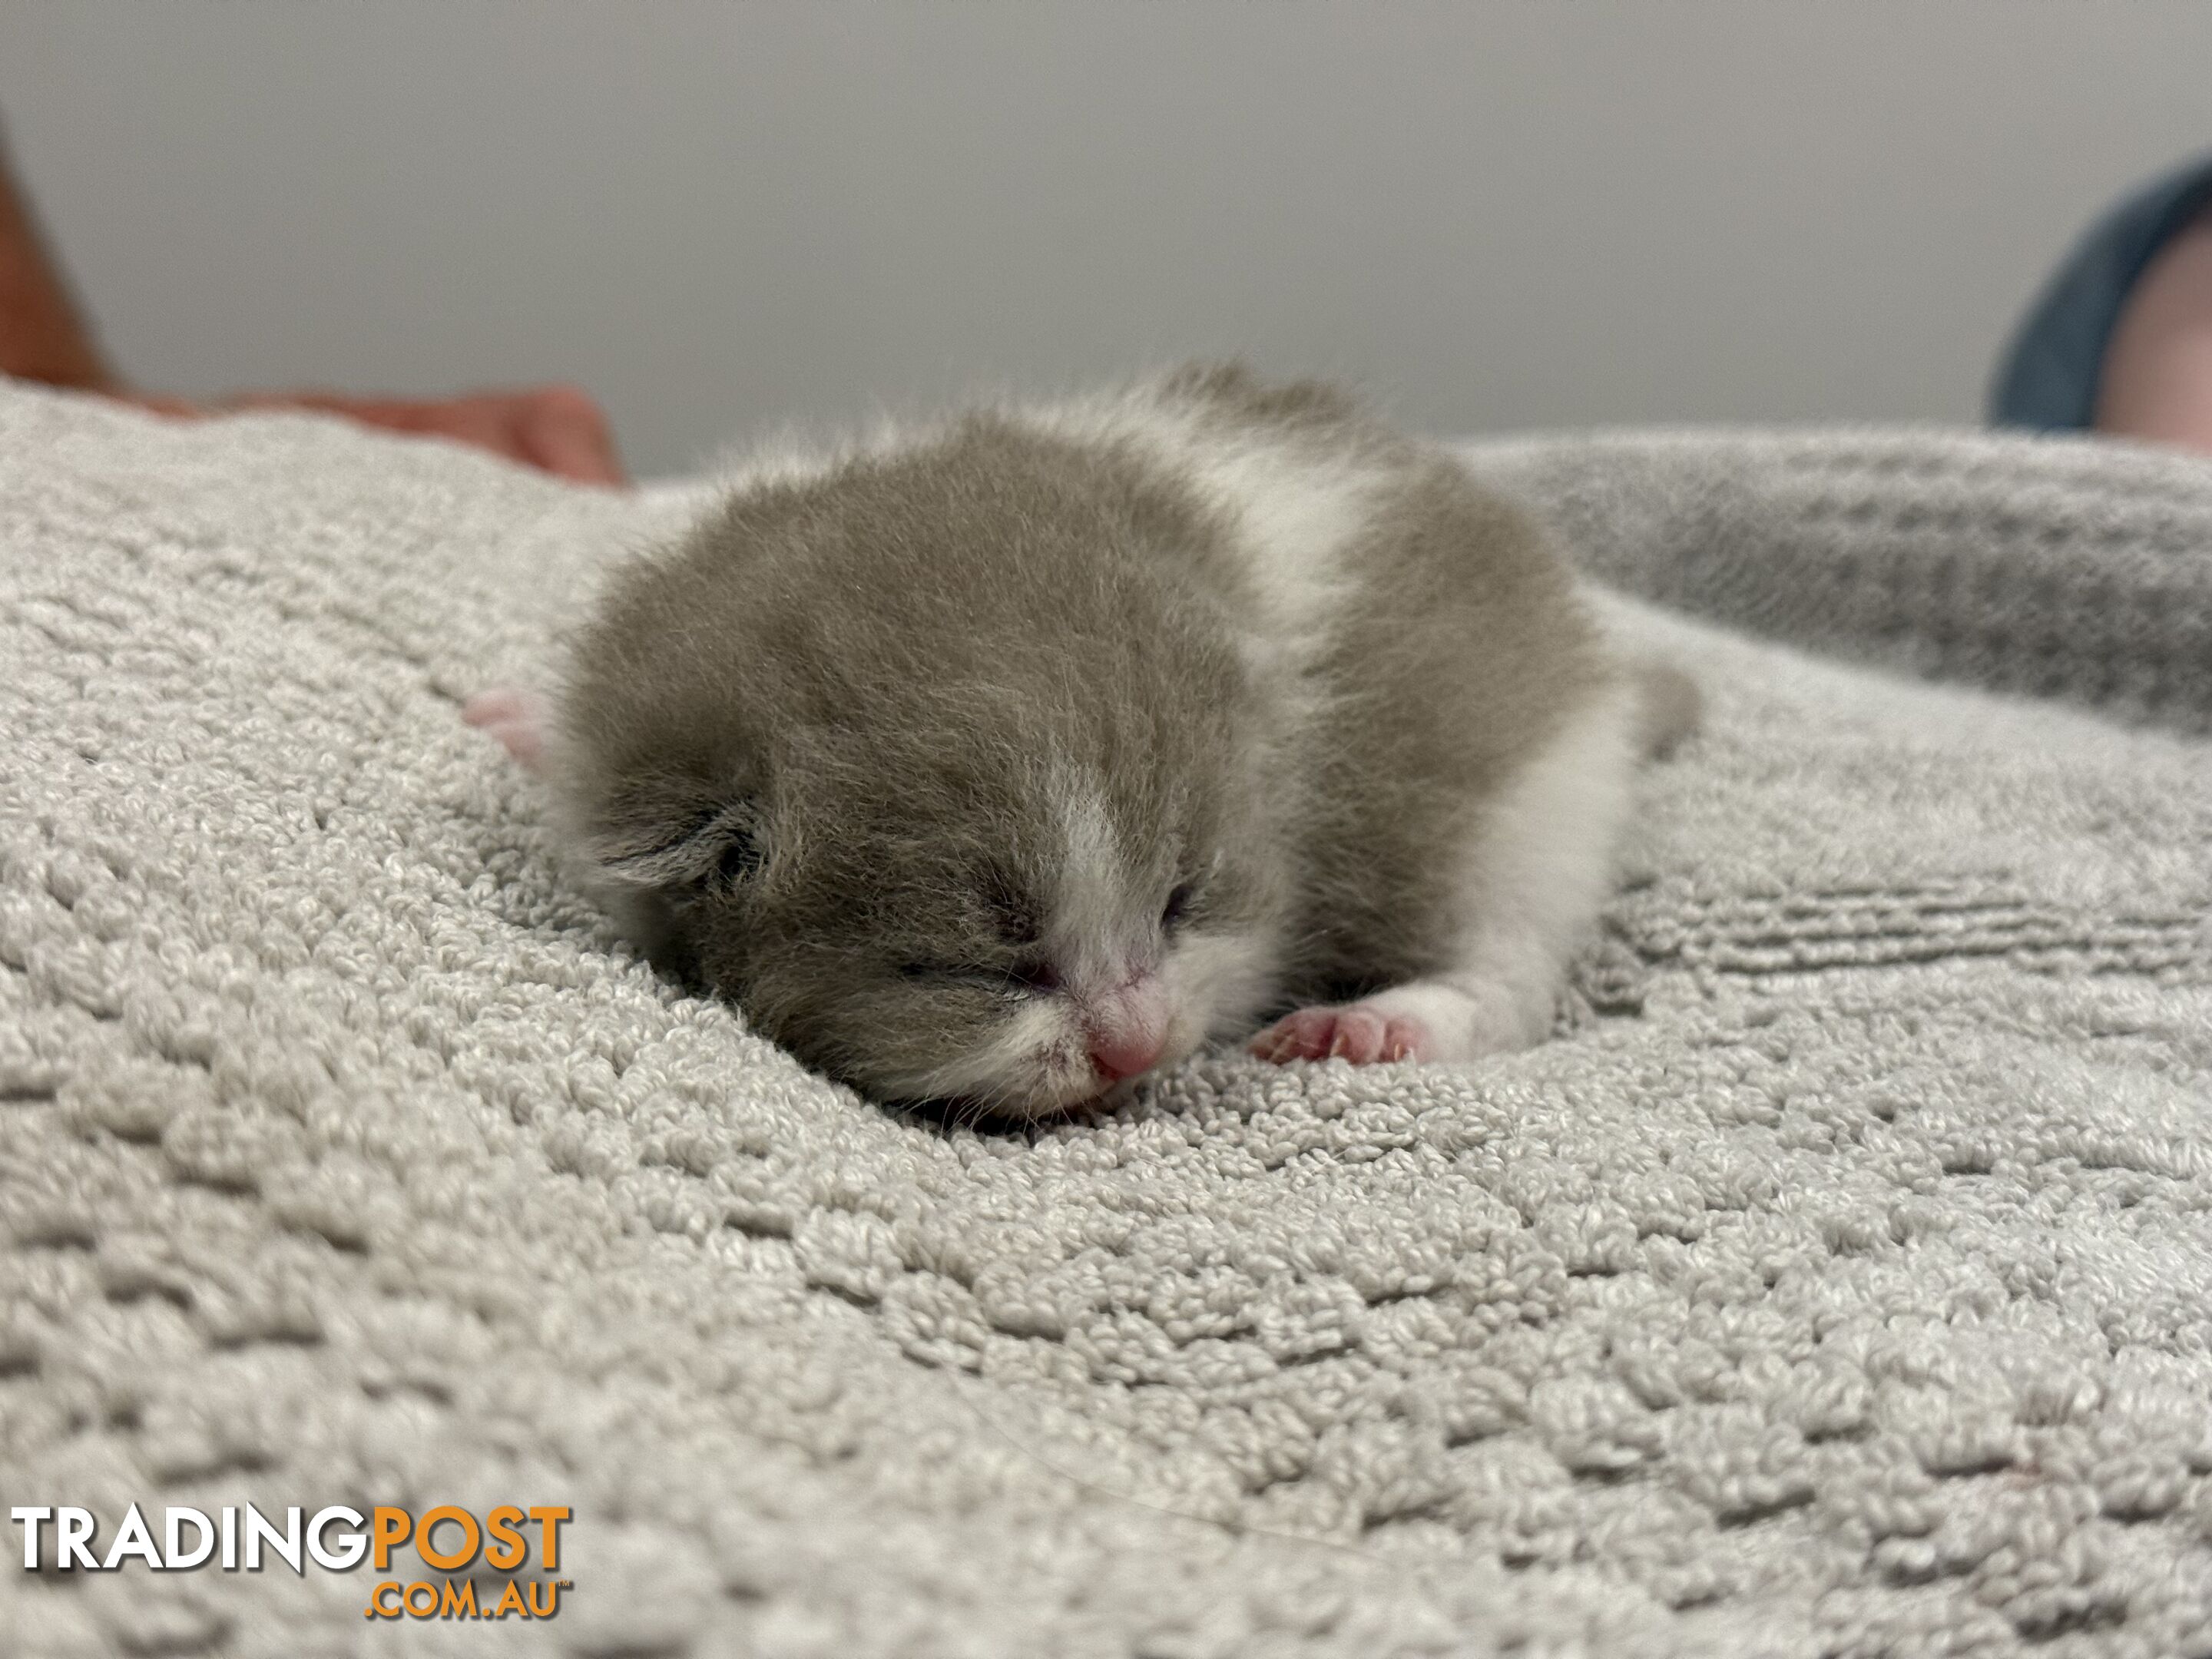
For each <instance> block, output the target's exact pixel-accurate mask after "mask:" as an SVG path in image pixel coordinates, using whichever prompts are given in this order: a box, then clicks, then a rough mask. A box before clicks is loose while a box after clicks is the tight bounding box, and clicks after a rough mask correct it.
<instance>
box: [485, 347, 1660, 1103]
mask: <svg viewBox="0 0 2212 1659" xmlns="http://www.w3.org/2000/svg"><path fill="white" fill-rule="evenodd" d="M1694 717H1695V694H1694V690H1693V689H1692V688H1691V687H1690V686H1689V685H1688V683H1687V682H1686V681H1684V680H1683V679H1682V678H1680V676H1679V675H1675V674H1673V673H1672V672H1671V671H1644V672H1641V673H1638V672H1632V671H1626V670H1624V669H1623V667H1621V666H1620V665H1618V664H1616V663H1615V662H1613V660H1612V659H1610V658H1609V656H1608V654H1607V651H1606V649H1605V647H1604V645H1603V643H1602V641H1601V639H1600V637H1599V635H1598V633H1597V631H1596V629H1595V627H1594V625H1593V624H1592V623H1591V621H1590V619H1589V617H1587V616H1586V615H1585V613H1584V611H1583V607H1582V606H1581V605H1580V604H1579V603H1578V601H1577V597H1576V594H1575V592H1574V588H1573V584H1572V581H1571V577H1570V575H1569V574H1568V572H1567V570H1566V568H1565V566H1564V565H1563V564H1562V562H1560V560H1559V558H1558V556H1556V555H1555V554H1554V553H1553V550H1551V549H1550V547H1548V546H1547V544H1546V543H1545V541H1544V539H1543V538H1542V537H1541V535H1540V534H1539V533H1538V532H1537V530H1536V528H1535V526H1534V525H1533V524H1532V523H1530V521H1529V520H1528V519H1526V518H1525V517H1523V516H1522V513H1520V512H1519V511H1518V510H1517V509H1516V508H1515V507H1512V506H1510V505H1509V504H1508V503H1507V502H1505V501H1502V500H1500V499H1498V497H1496V496H1493V495H1490V494H1489V493H1487V492H1486V491H1485V490H1484V489H1481V488H1480V487H1479V486H1478V485H1476V484H1475V483H1473V482H1472V481H1471V480H1470V479H1469V477H1468V475H1467V474H1466V472H1465V471H1463V470H1462V467H1461V465H1460V464H1459V463H1458V462H1457V461H1455V460H1454V459H1452V458H1451V457H1450V456H1449V455H1448V454H1446V453H1443V451H1442V450H1440V449H1437V448H1436V447H1431V446H1430V445H1427V444H1424V443H1419V442H1416V441H1413V440H1411V439H1408V438H1407V437H1404V436H1401V435H1398V434H1396V433H1395V432H1393V431H1391V430H1390V429H1389V428H1386V427H1384V426H1383V425H1382V424H1381V423H1379V422H1377V421H1376V420H1375V419H1373V418H1372V417H1370V416H1368V415H1367V414H1365V413H1364V412H1363V410H1361V409H1360V408H1359V407H1358V406H1357V405H1356V404H1354V403H1353V402H1352V400H1351V399H1350V398H1347V397H1346V396H1345V395H1343V394H1342V393H1340V392H1336V391H1334V390H1332V389H1329V388H1328V387H1325V386H1318V385H1313V384H1299V385H1291V386H1271V385H1267V384H1263V383H1261V381H1259V380H1255V379H1254V378H1253V377H1252V376H1251V375H1250V374H1248V373H1246V372H1245V371H1244V370H1243V369H1242V368H1206V367H1194V368H1185V369H1182V370H1181V371H1178V372H1176V373H1175V374H1170V375H1168V376H1166V377H1165V378H1164V379H1158V380H1152V381H1150V382H1147V383H1145V384H1142V385H1139V386H1135V387H1133V388H1131V389H1127V390H1122V391H1118V392H1109V393H1107V394H1104V395H1101V396H1097V397H1092V398H1085V399H1082V400H1079V401H1077V402H1073V403H1067V404H1058V405H1052V406H1047V407H1041V408H1033V409H1021V408H1014V409H1006V410H993V411H989V412H985V413H980V414H973V415H969V416H965V417H964V418H960V419H957V420H953V421H951V422H948V423H946V424H945V425H943V426H941V427H939V428H934V429H933V430H929V431H927V432H923V433H921V434H919V435H911V436H907V437H903V438H902V439H900V440H898V441H894V442H890V443H887V444H886V445H884V446H883V447H879V448H876V449H872V450H867V451H863V452H857V453H849V454H846V455H844V456H842V457H833V458H829V459H823V460H820V461H818V462H814V463H811V464H799V465H785V466H783V467H781V468H780V469H777V470H763V471H761V472H759V473H758V474H757V476H756V477H754V479H753V480H752V481H750V482H746V483H740V485H739V486H738V488H736V489H735V490H734V492H733V493H732V495H730V496H729V497H728V498H727V499H726V500H725V501H723V502H722V503H721V504H720V506H718V507H715V508H714V510H713V511H712V512H711V513H709V514H708V516H707V517H706V519H705V520H704V521H703V522H702V523H701V524H699V525H698V526H697V527H696V529H694V530H693V531H692V532H690V535H689V536H687V537H686V538H684V540H683V541H682V542H681V543H680V544H678V545H676V546H674V547H672V548H671V549H669V550H666V551H665V552H664V553H662V554H660V555H659V556H653V557H649V558H647V559H645V560H642V561H641V562H637V563H635V565H633V566H631V567H629V568H627V569H625V570H623V572H622V573H620V574H619V575H618V576H617V578H616V580H614V582H613V584H612V586H611V590H610V592H608V594H607V596H606V597H605V600H604V602H603V604H602V605H601V607H600V609H599V611H598V612H597V614H596V615H595V616H594V617H593V618H592V621H591V622H590V623H589V624H588V626H586V628H585V629H583V631H582V634H581V635H580V640H579V641H578V642H577V645H576V647H575V650H574V656H573V659H572V661H571V663H570V665H569V667H568V675H567V678H566V683H565V684H564V685H563V686H562V690H561V691H560V693H559V695H558V696H557V698H556V701H555V703H554V705H553V707H552V708H551V710H550V719H548V720H545V721H544V722H542V723H541V722H539V721H538V720H537V719H535V717H534V716H533V714H532V708H531V705H529V704H528V703H527V702H525V701H523V700H520V699H518V698H516V697H514V696H512V695H505V694H495V695H494V696H489V697H487V698H481V699H478V700H477V702H476V703H475V704H473V705H472V706H471V710H470V718H471V720H474V721H476V722H477V724H481V725H488V726H491V727H492V728H493V729H494V730H495V732H498V733H499V734H500V735H501V737H502V738H503V739H504V740H506V741H507V744H508V746H509V747H510V748H511V749H513V750H515V751H516V752H517V753H518V755H520V756H521V757H524V758H526V759H541V760H542V763H543V766H544V769H545V771H546V772H547V774H548V775H549V778H550V782H551V784H552V787H553V789H554V793H555V795H556V808H557V811H558V815H559V818H560V821H561V823H562V828H563V829H564V831H565V833H566V835H567V836H568V839H569V840H570V841H571V842H572V843H573V846H574V849H575V851H576V852H577V854H579V856H580V860H581V863H582V865H583V866H584V869H585V871H586V875H587V877H588V878H589V879H590V880H591V881H592V884H593V885H594V886H595V887H596V888H597V889H598V890H599V891H600V892H601V893H602V894H603V895H605V896H607V897H608V898H609V899H610V902H611V903H612V904H613V905H614V908H616V910H617V915H619V916H620V917H621V919H622V920H623V923H624V925H625V926H626V927H627V928H628V929H629V932H630V933H632V935H633V936H634V937H635V938H637V939H639V940H640V941H641V943H643V944H644V945H646V946H647V948H648V949H649V950H651V951H653V952H654V953H655V954H656V955H657V956H658V957H659V958H660V959H661V960H663V961H664V962H666V963H671V965H675V966H678V967H679V968H681V969H685V970H688V971H689V972H690V974H691V975H694V976H695V977H696V978H697V979H700V980H703V981H705V982H706V983H707V984H708V985H710V986H712V987H714V989H715V990H717V991H719V992H720V993H721V994H724V995H726V996H727V997H728V998H729V999H730V1000H732V1001H733V1002H735V1003H737V1004H738V1006H740V1007H741V1008H742V1009H743V1010H744V1012H745V1014H746V1016H747V1018H749V1020H750V1022H751V1023H752V1024H753V1026H754V1028H755V1029H756V1030H759V1031H761V1032H763V1034H765V1035H766V1036H769V1037H771V1038H773V1039H774V1040H775V1041H776V1042H780V1043H781V1044H783V1045H784V1046H786V1047H787V1048H790V1049H791V1050H792V1051H793V1053H794V1054H798V1055H799V1057H800V1058H802V1059H803V1060H806V1061H807V1062H808V1063H809V1064H811V1065H813V1066H817V1067H819V1068H820V1069H821V1070H823V1071H824V1072H827V1073H829V1074H831V1075H832V1076H834V1077H836V1078H840V1079H843V1080H845V1081H847V1082H848V1083H850V1084H852V1085H854V1086H855V1087H857V1088H859V1089H861V1090H863V1091H866V1092H867V1093H869V1094H871V1095H872V1096H875V1097H878V1098H879V1099H883V1100H885V1101H901V1100H915V1099H949V1100H952V1101H956V1102H959V1103H963V1104H965V1105H968V1106H969V1107H972V1108H974V1109H977V1110H985V1111H990V1112H993V1113H995V1114H998V1115H1012V1116H1024V1117H1027V1116H1042V1115H1048V1114H1051V1113H1054V1112H1058V1111H1060V1110H1064V1109H1067V1108H1069V1107H1073V1106H1075V1105H1078V1104H1079V1103H1083V1102H1085V1101H1090V1100H1091V1099H1093V1098H1095V1097H1098V1096H1100V1095H1101V1094H1103V1093H1104V1092H1106V1091H1109V1090H1110V1089H1111V1088H1112V1087H1113V1086H1114V1085H1117V1084H1120V1083H1121V1082H1122V1081H1123V1080H1124V1079H1131V1078H1135V1077H1138V1076H1139V1075H1141V1074H1143V1073H1148V1072H1151V1071H1153V1070H1155V1069H1157V1068H1159V1067H1161V1066H1171V1065H1173V1064H1175V1063H1176V1061H1178V1060H1182V1059H1183V1058H1184V1057H1186V1056H1187V1055H1188V1054H1191V1053H1192V1052H1193V1051H1194V1050H1195V1049H1197V1048H1199V1047H1200V1045H1201V1044H1202V1043H1205V1042H1207V1041H1208V1040H1209V1039H1213V1038H1218V1037H1223V1036H1234V1035H1243V1034H1246V1033H1249V1032H1250V1031H1251V1030H1252V1029H1253V1027H1254V1025H1255V1024H1257V1023H1258V1022H1259V1020H1260V1019H1261V1017H1262V1016H1263V1015H1266V1014H1269V1013H1275V1012H1282V1011H1284V1010H1286V1009H1287V1010H1290V1012H1287V1013H1285V1014H1284V1017H1283V1018H1279V1019H1278V1020H1277V1021H1276V1022H1275V1023H1274V1024H1272V1025H1270V1026H1269V1027H1268V1028H1267V1030H1264V1031H1262V1032H1261V1033H1260V1035H1259V1036H1256V1037H1255V1038H1254V1039H1253V1040H1252V1045H1251V1046H1252V1049H1253V1052H1254V1053H1255V1054H1260V1055H1261V1056H1263V1057H1265V1058H1267V1059H1269V1060H1297V1059H1305V1060H1314V1059H1320V1058H1322V1057H1324V1056H1337V1057H1341V1058H1343V1059H1346V1060H1351V1061H1353V1062H1355V1063H1364V1062H1367V1061H1373V1060H1446V1061H1449V1060H1470V1059H1473V1058H1474V1057H1476V1056H1478V1055H1481V1054H1490V1053H1493V1052H1497V1051H1498V1050H1502V1049H1508V1048H1518V1047H1521V1046H1522V1045H1525V1044H1527V1043H1529V1042H1534V1041H1535V1040H1536V1039H1537V1038H1539V1037H1541V1036H1543V1035H1544V1033H1545V1032H1546V1030H1547V1029H1548V1027H1549V1025H1550V1023H1551V1021H1552V1018H1553V1012H1554V1007H1555V1001H1556V998H1557V995H1558V992H1559V984H1560V980H1561V975H1562V973H1563V970H1564V969H1565V964H1566V962H1567V959H1568V957H1569V955H1570V954H1571V951H1572V950H1573V949H1574V947H1575V945H1577V942H1578V941H1579V939H1581V937H1582V935H1583V932H1584V930H1585V929H1586V928H1587V927H1589V924H1590V922H1591V921H1592V919H1593V917H1594V916H1595V913H1596V911H1597V908H1598V907H1599V905H1600V903H1601V902H1602V900H1603V898H1604V896H1605V895H1606V892H1607V887H1608V884H1609V872H1610V862H1611V856H1612V853H1613V845H1614V842H1615V840H1616V838H1617V836H1618V834H1619V832H1620V827H1621V824H1622V822H1623V819H1624V818H1625V817H1626V814H1627V812H1628V810H1629V805H1630V794H1631V788H1632V782H1633V775H1634V770H1635V765H1636V762H1637V760H1638V757H1639V753H1640V752H1642V751H1645V750H1656V749H1657V748H1659V747H1662V746H1663V745H1664V744H1666V743H1667V742H1668V741H1671V740H1672V738H1674V737H1678V736H1680V734H1681V733H1682V732H1684V731H1686V730H1687V729H1688V727H1689V726H1690V725H1691V724H1692V721H1693V720H1694ZM541 746H542V750H543V753H542V757H541V756H540V755H539V754H538V750H539V749H540V748H541Z"/></svg>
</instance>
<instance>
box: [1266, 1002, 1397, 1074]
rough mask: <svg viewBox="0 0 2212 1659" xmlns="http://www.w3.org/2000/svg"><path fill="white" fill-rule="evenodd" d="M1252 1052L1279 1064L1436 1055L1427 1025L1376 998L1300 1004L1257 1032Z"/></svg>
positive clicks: (1371, 1062)
mask: <svg viewBox="0 0 2212 1659" xmlns="http://www.w3.org/2000/svg"><path fill="white" fill-rule="evenodd" d="M1249 1048H1250V1052H1251V1053H1253V1054H1256V1055H1258V1056H1259V1057H1260V1058H1261V1060H1272V1061H1273V1062H1274V1063H1275V1064H1276V1065H1278V1066H1279V1065H1282V1064H1284V1063H1285V1062H1286V1061H1289V1060H1349V1061H1351V1062H1352V1064H1353V1065H1354V1066H1373V1065H1379V1064H1383V1063H1385V1062H1388V1061H1390V1060H1427V1059H1429V1058H1431V1053H1432V1050H1433V1048H1434V1044H1433V1043H1432V1042H1431V1039H1430V1036H1429V1030H1428V1027H1427V1026H1425V1025H1424V1024H1422V1023H1421V1022H1420V1021H1419V1020H1418V1019H1415V1018H1411V1017H1410V1016H1408V1015H1405V1014H1393V1013H1389V1012H1386V1011H1384V1010H1383V1009H1381V1008H1377V1007H1376V1006H1374V1005H1373V1004H1371V1003H1364V1002H1355V1003H1352V1004H1349V1005H1347V1006H1344V1007H1340V1008H1301V1009H1299V1010H1298V1011H1297V1012H1296V1013H1291V1014H1285V1015H1284V1016H1283V1018H1280V1019H1279V1020H1277V1021H1276V1022H1275V1023H1274V1024H1273V1025H1270V1026H1269V1027H1268V1028H1267V1030H1264V1031H1262V1032H1261V1033H1260V1035H1259V1036H1255V1037H1254V1038H1253V1039H1252V1041H1251V1043H1250V1045H1249Z"/></svg>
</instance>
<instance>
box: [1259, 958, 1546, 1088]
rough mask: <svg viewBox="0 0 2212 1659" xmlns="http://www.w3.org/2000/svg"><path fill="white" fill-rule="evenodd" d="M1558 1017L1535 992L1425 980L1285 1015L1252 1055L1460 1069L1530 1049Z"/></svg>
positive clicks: (1492, 983)
mask: <svg viewBox="0 0 2212 1659" xmlns="http://www.w3.org/2000/svg"><path fill="white" fill-rule="evenodd" d="M1551 1018H1552V1001H1551V999H1550V997H1549V996H1548V994H1542V993H1541V992H1540V990H1539V988H1538V987H1534V986H1531V987H1528V988H1527V989H1516V987H1513V986H1510V985H1508V984H1506V983H1504V981H1497V980H1489V979H1475V978H1468V979H1464V980H1451V981H1443V980H1419V981H1415V982H1414V983H1413V984H1411V985H1394V986H1392V987H1390V988H1389V990H1387V991H1381V992H1377V993H1376V994H1375V995H1373V996H1371V997H1369V998H1367V999H1366V1000H1364V1001H1360V1002H1352V1003H1346V1004H1344V1005H1343V1006H1338V1007H1328V1008H1301V1009H1299V1010H1298V1011H1297V1012H1296V1013H1292V1014H1285V1016H1284V1017H1283V1018H1280V1019H1279V1020H1277V1021H1276V1022H1275V1023H1274V1024H1273V1025H1270V1026H1269V1027H1268V1028H1267V1030H1264V1031H1262V1032H1261V1033H1260V1035H1259V1036H1255V1037H1254V1038H1253V1039H1252V1042H1251V1052H1252V1053H1254V1054H1257V1055H1258V1056H1259V1057H1260V1058H1261V1060H1273V1061H1274V1062H1275V1063H1276V1064H1278V1065H1280V1064H1282V1063H1284V1062H1285V1061H1286V1060H1350V1061H1351V1062H1352V1064H1353V1065H1354V1066H1370V1065H1374V1064H1376V1063H1378V1062H1382V1061H1386V1060H1422V1061H1429V1062H1435V1063H1440V1064H1443V1065H1455V1064H1459V1063H1461V1062H1463V1061H1466V1060H1480V1059H1481V1058H1483V1056H1485V1055H1486V1054H1510V1053H1511V1052H1512V1051H1513V1050H1514V1049H1516V1048H1527V1047H1528V1045H1529V1044H1530V1043H1532V1042H1535V1041H1536V1040H1537V1039H1538V1038H1539V1037H1541V1036H1543V1035H1544V1032H1545V1030H1547V1028H1548V1027H1549V1025H1550V1024H1551Z"/></svg>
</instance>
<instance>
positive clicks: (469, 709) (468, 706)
mask: <svg viewBox="0 0 2212 1659" xmlns="http://www.w3.org/2000/svg"><path fill="white" fill-rule="evenodd" d="M461 719H462V720H465V722H467V723H468V724H469V725H471V726H481V727H482V728H483V730H484V731H486V732H490V733H491V735H492V736H494V737H495V738H498V739H499V740H500V742H501V744H503V745H504V746H505V747H506V750H507V753H508V754H510V755H512V756H513V757H514V758H515V759H516V760H518V761H520V762H521V763H522V764H523V765H525V766H527V767H531V768H532V769H535V768H536V766H537V765H538V762H539V761H541V760H543V759H544V756H545V725H544V708H543V707H542V706H541V705H540V703H539V702H538V699H537V698H536V697H534V696H532V695H531V694H530V693H529V692H527V691H519V690H515V689H514V688H513V687H512V686H506V685H502V686H497V687H495V688H494V689H493V690H489V691H479V692H478V693H477V695H476V696H473V697H471V698H470V699H469V700H468V702H466V703H465V704H464V705H463V706H462V708H461Z"/></svg>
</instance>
